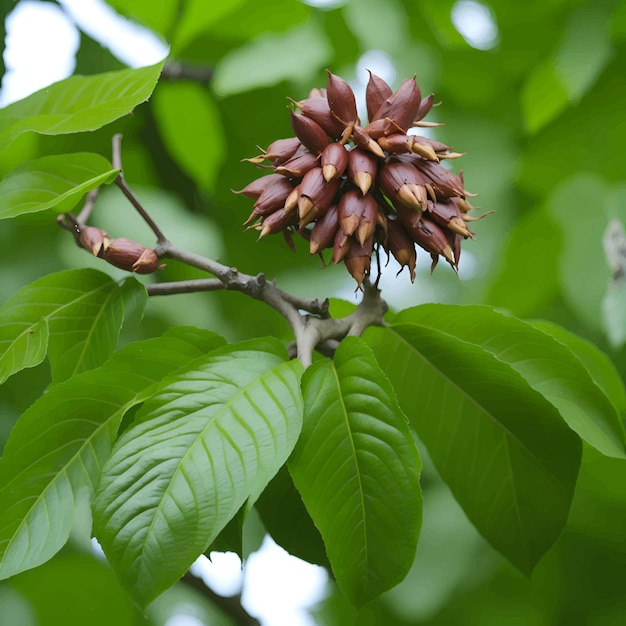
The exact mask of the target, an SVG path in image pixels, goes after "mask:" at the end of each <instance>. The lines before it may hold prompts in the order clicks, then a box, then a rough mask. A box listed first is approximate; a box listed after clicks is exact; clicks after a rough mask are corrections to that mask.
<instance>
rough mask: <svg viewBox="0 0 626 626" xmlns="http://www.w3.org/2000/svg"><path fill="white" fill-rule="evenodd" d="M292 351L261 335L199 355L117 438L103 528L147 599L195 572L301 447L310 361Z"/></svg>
mask: <svg viewBox="0 0 626 626" xmlns="http://www.w3.org/2000/svg"><path fill="white" fill-rule="evenodd" d="M286 356H287V355H286V351H285V349H284V348H283V346H282V345H281V344H279V343H278V342H277V341H275V340H255V341H250V342H245V343H242V344H238V345H235V346H227V347H225V348H222V349H219V350H216V351H215V352H213V353H212V354H209V355H208V356H207V357H206V358H204V359H199V360H196V361H195V362H193V363H192V364H190V366H189V368H186V369H185V370H184V371H181V372H179V373H177V374H176V375H174V376H172V377H170V378H169V379H166V380H165V381H163V383H162V384H161V386H160V388H159V390H158V391H157V393H155V394H154V396H153V397H152V398H151V399H150V400H149V401H147V402H146V403H145V404H144V405H143V406H142V408H141V410H140V411H139V412H138V414H137V417H136V421H135V423H134V424H133V426H132V427H130V428H129V429H128V430H127V431H126V432H125V433H124V434H123V435H122V436H121V437H120V439H119V440H118V441H117V442H116V444H115V447H114V449H113V454H112V455H111V458H110V459H109V460H108V461H107V463H106V465H105V467H104V469H103V475H102V479H101V482H100V485H99V488H98V493H97V496H96V501H95V508H94V523H95V534H96V536H97V537H98V539H99V540H100V542H101V543H102V546H103V548H104V551H105V553H106V554H107V557H108V559H109V561H110V563H111V565H112V566H113V568H114V569H115V570H116V571H117V573H118V575H119V576H120V578H121V579H122V580H123V581H124V584H125V585H126V587H127V588H128V589H129V590H130V591H131V592H132V593H133V595H134V596H135V597H136V599H137V600H138V601H139V602H141V603H142V604H144V605H145V604H147V603H148V602H149V601H151V600H152V599H154V598H155V597H156V596H157V595H159V594H160V593H161V592H162V591H164V590H165V589H167V588H168V587H169V586H171V585H172V584H173V583H174V582H176V581H177V580H178V579H179V578H180V577H181V576H182V575H183V574H184V573H185V571H186V570H187V569H188V568H189V566H190V565H191V564H192V563H193V561H194V559H196V558H197V556H198V555H199V554H200V553H202V552H203V551H204V550H205V549H206V548H207V547H208V546H209V544H210V543H211V542H212V541H213V540H214V539H215V537H216V536H217V535H218V533H219V532H220V531H221V530H222V528H223V527H224V526H225V525H226V523H227V522H228V521H229V520H230V519H231V518H232V517H233V516H234V515H235V514H236V513H237V511H238V510H239V508H240V507H241V506H242V504H244V502H246V501H248V502H253V501H254V500H256V498H258V496H259V495H260V493H261V492H262V491H263V489H264V488H265V486H266V485H267V483H268V482H269V481H270V479H271V478H272V477H273V476H274V474H275V473H276V472H277V471H278V470H279V469H280V467H281V466H282V465H283V464H284V462H285V461H286V459H287V457H288V456H289V454H290V453H291V451H292V449H293V446H294V445H295V442H296V439H297V437H298V435H299V433H300V428H301V422H302V399H301V395H300V388H299V379H300V374H301V371H302V366H301V364H300V363H299V362H298V361H285V359H286Z"/></svg>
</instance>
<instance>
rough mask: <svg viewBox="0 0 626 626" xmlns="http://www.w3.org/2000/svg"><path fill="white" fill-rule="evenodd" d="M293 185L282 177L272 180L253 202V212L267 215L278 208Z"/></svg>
mask: <svg viewBox="0 0 626 626" xmlns="http://www.w3.org/2000/svg"><path fill="white" fill-rule="evenodd" d="M294 186H295V185H294V183H292V182H291V181H289V180H287V179H286V178H284V177H281V178H279V179H278V180H276V181H274V182H272V183H271V184H270V185H268V186H267V187H266V188H265V190H264V191H263V192H262V193H261V195H260V196H259V197H258V199H257V201H256V202H255V203H254V213H256V214H257V215H267V214H268V213H273V212H274V211H275V210H276V209H280V207H282V206H283V205H284V203H285V200H286V199H287V196H288V195H289V194H290V193H291V191H292V189H293V188H294Z"/></svg>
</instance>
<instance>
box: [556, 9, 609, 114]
mask: <svg viewBox="0 0 626 626" xmlns="http://www.w3.org/2000/svg"><path fill="white" fill-rule="evenodd" d="M611 8H612V7H611V4H610V3H608V2H602V1H600V2H597V1H596V2H593V3H589V4H586V5H583V6H581V7H580V8H579V9H578V10H577V11H574V12H573V13H572V15H571V17H570V19H569V21H568V24H567V26H566V28H565V34H564V37H563V40H562V42H561V45H560V46H559V49H558V50H557V51H556V53H555V58H554V67H555V69H556V73H557V75H558V76H559V78H560V80H561V83H562V85H563V86H564V87H565V89H566V90H567V93H568V94H569V97H570V99H571V100H572V101H574V102H577V101H579V100H580V99H581V98H582V97H583V96H584V95H585V93H587V91H588V90H589V89H590V88H591V87H592V86H593V84H594V83H595V82H596V80H597V78H598V76H599V75H600V74H601V72H602V70H603V69H604V68H605V66H606V64H607V63H608V62H609V60H610V58H611V43H610V41H609V23H610V15H611Z"/></svg>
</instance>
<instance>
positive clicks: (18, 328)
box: [0, 269, 143, 382]
mask: <svg viewBox="0 0 626 626" xmlns="http://www.w3.org/2000/svg"><path fill="white" fill-rule="evenodd" d="M132 288H133V289H135V290H136V291H143V287H142V286H141V285H140V284H139V283H135V284H134V286H133V287H132ZM129 289H130V287H126V289H125V293H128V290H129ZM123 316H124V304H123V298H122V290H121V288H120V287H119V286H118V285H117V284H116V283H115V282H114V281H113V280H111V278H110V277H109V276H107V275H106V274H102V273H101V272H98V271H95V270H89V269H85V270H66V271H63V272H58V273H56V274H50V275H49V276H44V277H43V278H40V279H39V280H37V281H35V282H34V283H32V284H30V285H27V286H26V287H24V288H23V289H20V291H18V292H17V293H16V294H14V295H13V296H12V297H11V298H9V299H8V300H7V301H6V302H5V303H4V304H3V305H2V307H0V382H3V381H4V380H6V379H7V378H8V377H9V376H11V374H14V373H15V372H17V371H19V370H21V369H23V368H25V367H33V366H35V365H38V364H39V363H41V361H42V360H43V358H44V357H45V355H46V347H47V352H48V356H49V359H50V368H51V370H52V379H53V381H55V382H59V381H61V380H64V379H66V378H69V377H70V376H73V375H74V374H77V373H79V372H82V371H84V370H87V369H91V368H94V367H97V366H98V365H100V364H101V363H103V362H104V361H106V359H108V358H109V356H110V355H111V353H112V352H113V350H114V348H115V344H116V343H117V339H118V337H119V332H120V328H121V325H122V320H123Z"/></svg>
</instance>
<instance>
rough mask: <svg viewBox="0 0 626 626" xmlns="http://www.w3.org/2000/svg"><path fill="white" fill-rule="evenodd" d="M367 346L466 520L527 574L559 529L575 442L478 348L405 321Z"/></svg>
mask: <svg viewBox="0 0 626 626" xmlns="http://www.w3.org/2000/svg"><path fill="white" fill-rule="evenodd" d="M442 314H443V310H442ZM367 337H368V340H369V342H370V344H371V345H372V346H373V348H374V351H375V353H376V355H377V357H378V360H379V362H380V365H381V367H382V368H383V370H384V371H385V372H386V373H387V375H388V376H389V378H390V379H391V380H392V382H393V384H394V387H395V389H396V392H397V394H398V399H399V401H400V406H401V407H402V408H403V410H404V411H405V412H406V413H407V415H408V416H409V419H410V420H411V424H412V425H413V426H414V428H415V429H416V431H417V434H418V435H419V437H420V438H421V439H422V440H423V441H424V443H425V444H426V446H427V448H428V450H429V452H430V454H431V457H432V459H433V462H434V463H435V465H436V466H437V469H438V470H439V472H440V474H441V476H442V478H443V479H444V480H445V481H446V482H447V483H448V485H449V486H450V488H451V490H452V492H453V494H454V496H455V498H456V499H457V501H458V502H459V504H460V505H461V506H462V507H463V509H464V510H465V513H466V514H467V516H468V517H469V519H470V520H471V521H472V522H473V524H474V525H475V526H476V528H477V529H478V531H479V532H480V533H481V534H482V535H483V536H484V537H485V538H486V539H487V540H488V541H489V542H490V543H491V544H492V545H493V546H494V547H495V548H496V549H497V550H499V551H500V552H501V553H502V554H503V555H504V556H506V557H507V558H508V559H509V560H510V561H511V562H512V563H513V564H514V565H515V566H516V567H517V568H518V569H520V570H521V571H522V572H524V573H526V574H530V572H531V571H532V570H533V568H534V566H535V565H536V563H537V562H538V560H539V559H540V558H541V557H542V556H543V554H544V553H545V552H546V550H547V549H548V548H549V547H550V546H551V545H552V544H553V543H554V542H555V541H556V540H557V538H558V537H559V534H560V533H561V531H562V530H563V528H564V526H565V524H566V522H567V515H568V512H569V508H570V504H571V501H572V497H573V493H574V486H575V484H576V476H577V473H578V468H579V465H580V457H581V447H582V446H581V442H580V439H579V438H578V437H577V436H576V434H575V433H574V432H573V431H571V430H570V429H569V428H568V427H567V425H566V424H565V423H564V421H563V420H562V418H561V416H560V415H559V413H558V412H557V410H556V409H555V408H554V407H553V406H552V405H551V404H550V403H549V402H548V401H547V400H546V399H545V398H544V397H543V396H542V395H541V394H540V393H539V392H538V391H535V390H534V389H532V387H531V386H530V385H529V384H528V383H527V382H526V380H524V378H523V377H522V375H521V374H520V373H519V372H517V371H515V369H513V367H512V366H511V365H509V364H508V363H505V362H503V361H501V360H500V359H498V358H497V357H496V356H495V355H494V354H493V353H491V352H489V351H488V350H486V349H484V348H483V347H481V346H479V345H474V344H472V343H470V342H468V341H464V340H463V339H460V338H458V337H455V336H453V335H451V334H450V333H447V332H444V331H440V330H438V329H436V328H433V327H430V326H425V325H422V324H417V323H408V322H406V321H405V322H404V323H401V322H396V321H394V323H393V324H392V326H391V327H390V328H387V329H376V328H371V329H368V331H367Z"/></svg>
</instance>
